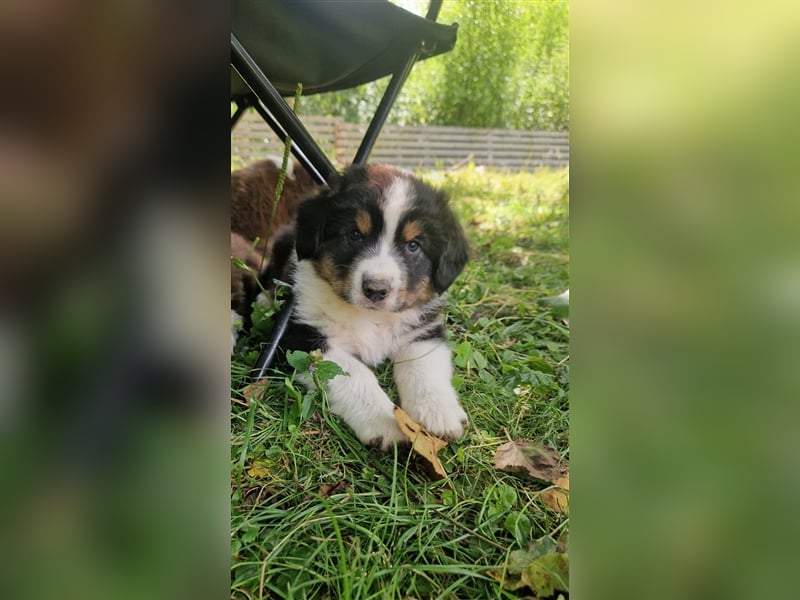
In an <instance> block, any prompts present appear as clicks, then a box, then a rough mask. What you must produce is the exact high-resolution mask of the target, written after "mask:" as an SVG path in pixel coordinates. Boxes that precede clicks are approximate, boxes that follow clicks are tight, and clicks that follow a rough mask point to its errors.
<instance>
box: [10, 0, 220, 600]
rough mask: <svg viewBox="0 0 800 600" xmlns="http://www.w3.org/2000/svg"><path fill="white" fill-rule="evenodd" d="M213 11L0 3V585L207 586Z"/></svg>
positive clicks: (216, 511) (215, 591)
mask: <svg viewBox="0 0 800 600" xmlns="http://www.w3.org/2000/svg"><path fill="white" fill-rule="evenodd" d="M228 43H229V41H228V15H227V6H226V5H225V3H213V2H203V3H196V2H187V1H184V0H167V1H166V2H164V1H159V2H155V1H151V0H144V1H142V2H133V3H131V2H122V1H118V0H111V1H109V2H104V3H100V4H98V3H87V2H80V1H72V0H67V1H63V0H62V1H52V0H37V1H34V2H28V3H19V2H13V3H4V4H3V6H2V8H0V55H1V56H2V59H0V73H2V80H3V82H4V85H3V88H4V91H3V93H2V100H0V107H1V108H0V230H1V231H2V235H0V273H2V310H0V431H1V432H2V435H1V436H0V444H2V448H1V449H0V464H2V467H3V478H2V482H3V483H2V487H1V488H0V490H2V491H0V498H1V499H2V500H0V515H2V517H0V519H2V525H0V531H2V534H0V535H2V539H3V543H2V544H0V553H2V554H0V565H2V566H0V573H1V574H0V582H2V583H0V590H2V591H0V594H1V595H3V597H7V598H24V597H54V598H55V597H58V598H68V597H72V598H114V597H132V598H133V597H137V598H143V597H149V598H155V597H165V598H166V597H170V598H175V597H193V598H194V597H220V595H224V594H226V584H227V579H228V566H227V557H228V552H227V545H228V541H227V523H228V502H227V497H228V482H229V478H228V468H227V466H226V464H225V460H224V457H225V455H226V453H227V444H228V442H227V433H228V420H227V415H228V406H227V398H226V392H225V390H226V387H227V360H228V359H227V355H226V351H225V345H226V342H225V339H226V338H227V337H228V335H229V334H228V333H227V328H228V326H227V325H226V324H225V322H226V320H227V319H228V317H227V316H226V315H225V313H227V308H226V303H227V301H226V300H225V289H226V286H227V279H228V277H229V275H228V273H229V267H228V258H227V252H228V251H227V250H226V247H227V244H228V242H227V237H226V233H225V230H226V228H227V223H228V180H229V175H228V173H229V170H228V166H227V165H228V160H229V159H228V144H229V141H228V140H229V137H228V114H227V113H226V111H227V108H226V103H227V98H228V94H229V75H228V68H229V67H228Z"/></svg>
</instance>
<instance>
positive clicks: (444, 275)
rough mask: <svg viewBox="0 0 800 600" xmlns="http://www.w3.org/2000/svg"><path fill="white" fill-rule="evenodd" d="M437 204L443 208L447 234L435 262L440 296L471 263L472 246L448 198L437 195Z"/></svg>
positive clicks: (442, 221)
mask: <svg viewBox="0 0 800 600" xmlns="http://www.w3.org/2000/svg"><path fill="white" fill-rule="evenodd" d="M436 200H437V202H438V203H439V205H440V207H441V213H440V215H439V218H440V219H441V221H440V222H441V223H442V225H443V227H442V231H443V232H446V233H445V235H446V236H447V237H446V239H444V240H443V245H442V252H441V254H440V255H439V256H438V257H437V258H436V259H435V260H434V269H433V287H434V289H435V290H436V292H437V293H438V294H441V293H442V292H444V291H445V290H446V289H447V288H449V287H450V285H452V283H453V282H454V281H455V279H456V277H458V275H459V274H460V273H461V271H463V270H464V267H465V266H466V265H467V262H468V261H469V255H470V245H469V241H468V240H467V236H466V234H465V233H464V229H463V228H462V227H461V223H459V222H458V219H457V218H456V216H455V215H454V214H453V212H452V211H451V210H450V209H449V207H448V206H447V197H446V196H445V195H444V194H443V193H442V192H439V193H437V198H436Z"/></svg>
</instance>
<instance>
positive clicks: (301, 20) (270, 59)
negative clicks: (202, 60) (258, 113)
mask: <svg viewBox="0 0 800 600" xmlns="http://www.w3.org/2000/svg"><path fill="white" fill-rule="evenodd" d="M231 28H232V31H233V33H234V34H235V35H236V36H237V37H238V39H239V41H240V42H241V43H242V45H243V46H244V47H245V48H246V49H247V51H248V52H249V53H250V54H251V56H253V58H254V59H255V61H256V62H257V63H258V65H259V67H261V69H262V70H263V71H264V74H265V75H266V76H267V77H268V78H269V79H270V81H271V82H272V84H273V85H274V86H275V88H276V89H277V90H278V91H279V92H280V93H281V94H282V95H284V96H293V95H294V93H295V88H296V86H297V83H298V82H301V83H302V84H303V94H304V95H309V94H315V93H320V92H329V91H335V90H342V89H348V88H351V87H355V86H357V85H361V84H363V83H367V82H369V81H373V80H375V79H380V78H381V77H384V76H387V75H391V74H393V73H395V72H397V71H398V70H399V69H401V68H402V67H403V64H404V63H405V62H406V61H407V60H408V58H409V56H411V55H413V53H414V52H415V51H416V50H417V49H419V50H420V56H419V58H420V59H425V58H430V57H432V56H436V55H438V54H442V53H444V52H448V51H450V50H451V49H452V48H453V46H454V45H455V42H456V35H457V28H458V26H457V25H455V24H454V25H442V24H439V23H435V22H433V21H430V20H428V19H425V18H423V17H419V16H417V15H414V14H412V13H410V12H408V11H407V10H404V9H402V8H400V7H398V6H395V5H394V4H392V3H390V2H388V0H232V3H231ZM249 92H250V90H249V88H248V87H247V85H246V84H245V83H244V81H242V79H241V78H240V77H239V75H238V74H237V73H236V72H235V71H232V73H231V97H232V98H233V99H236V98H237V97H241V96H244V95H247V94H249Z"/></svg>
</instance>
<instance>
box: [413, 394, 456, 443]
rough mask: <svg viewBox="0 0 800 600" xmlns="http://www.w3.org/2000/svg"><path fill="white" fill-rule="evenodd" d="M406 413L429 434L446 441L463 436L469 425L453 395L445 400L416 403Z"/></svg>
mask: <svg viewBox="0 0 800 600" xmlns="http://www.w3.org/2000/svg"><path fill="white" fill-rule="evenodd" d="M406 412H408V414H409V416H410V417H411V418H412V419H414V420H415V421H416V422H417V423H419V424H420V425H422V426H423V427H424V428H425V429H427V430H428V431H429V432H430V433H432V434H433V435H435V436H436V437H440V438H443V439H448V440H454V439H457V438H460V437H461V436H462V435H464V430H465V429H466V427H467V425H468V423H469V419H468V418H467V413H466V412H464V409H463V408H461V405H460V404H459V403H458V399H457V398H456V396H455V393H453V395H452V397H447V398H445V399H441V398H440V399H436V400H429V401H427V402H416V403H414V405H413V406H412V407H409V408H408V409H406Z"/></svg>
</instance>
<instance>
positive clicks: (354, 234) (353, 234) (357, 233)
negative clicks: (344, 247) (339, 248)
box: [347, 229, 364, 242]
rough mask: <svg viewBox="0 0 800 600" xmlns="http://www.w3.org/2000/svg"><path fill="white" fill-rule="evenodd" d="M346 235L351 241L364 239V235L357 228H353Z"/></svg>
mask: <svg viewBox="0 0 800 600" xmlns="http://www.w3.org/2000/svg"><path fill="white" fill-rule="evenodd" d="M347 237H349V238H350V241H351V242H360V241H361V240H362V239H364V236H363V235H362V234H361V232H360V231H359V230H358V229H353V231H351V232H350V234H349V235H348V236H347Z"/></svg>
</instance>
